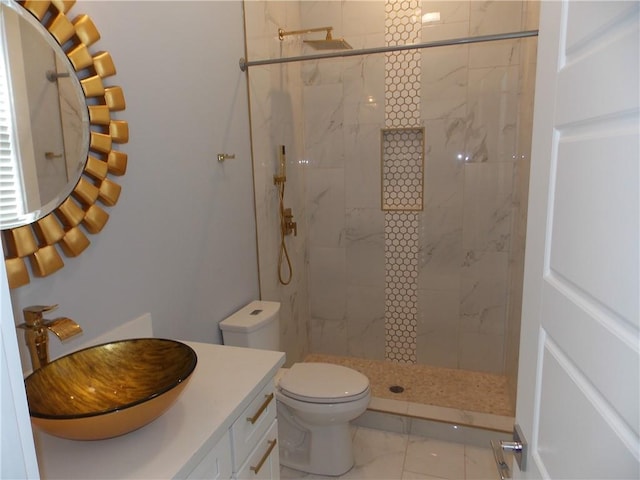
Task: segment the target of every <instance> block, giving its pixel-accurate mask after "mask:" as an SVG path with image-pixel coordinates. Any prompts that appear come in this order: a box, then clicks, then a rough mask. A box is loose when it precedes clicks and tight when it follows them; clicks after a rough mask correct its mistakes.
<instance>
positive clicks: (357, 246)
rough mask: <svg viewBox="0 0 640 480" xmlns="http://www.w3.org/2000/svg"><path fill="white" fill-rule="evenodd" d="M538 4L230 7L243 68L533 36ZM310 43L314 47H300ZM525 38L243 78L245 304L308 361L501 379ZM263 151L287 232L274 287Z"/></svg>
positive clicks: (518, 191)
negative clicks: (249, 198) (344, 359)
mask: <svg viewBox="0 0 640 480" xmlns="http://www.w3.org/2000/svg"><path fill="white" fill-rule="evenodd" d="M537 8H538V4H537V2H533V1H514V2H480V1H440V2H430V1H423V2H420V1H415V0H408V1H392V0H387V1H371V2H363V1H351V0H344V1H341V2H336V1H317V2H315V1H314V2H309V1H302V2H288V1H283V2H276V1H252V2H245V24H246V38H247V59H248V60H249V62H251V61H252V60H258V59H277V58H282V57H292V56H299V55H307V54H312V53H316V52H314V51H313V50H312V49H311V48H310V47H309V46H306V45H305V44H304V43H303V40H305V39H306V40H314V39H320V38H322V34H319V35H320V37H318V38H316V37H314V36H313V34H309V35H304V36H291V37H287V38H285V39H283V40H280V39H279V38H278V29H279V28H284V29H285V30H304V29H312V28H314V27H318V26H324V25H330V26H332V27H333V32H334V34H335V36H336V37H344V39H345V40H346V41H347V42H348V43H349V45H350V46H352V47H353V49H354V51H357V50H359V49H369V48H376V47H389V46H395V45H408V44H416V43H429V42H436V41H441V40H449V39H459V38H465V37H475V36H484V35H494V34H502V33H506V32H518V31H525V30H535V29H537ZM316 35H317V34H316ZM535 54H536V38H535V37H534V38H523V39H514V40H500V41H494V42H481V43H472V44H461V45H447V46H438V47H434V48H424V49H410V50H402V51H394V52H386V53H377V54H370V55H364V56H349V57H344V58H335V59H329V58H321V59H315V60H307V61H303V62H293V63H279V64H271V65H254V66H250V67H248V77H249V95H250V106H251V130H252V148H253V162H254V182H255V195H256V216H257V230H258V233H257V243H258V254H259V269H260V288H261V295H262V298H263V299H267V300H277V301H280V302H281V304H282V311H281V329H282V330H281V341H282V345H283V349H284V350H285V351H286V352H287V360H288V362H289V363H292V362H295V361H300V360H303V359H304V357H305V356H306V355H307V354H309V353H324V354H332V355H340V356H350V357H362V358H368V359H373V360H385V361H393V362H399V363H409V364H412V363H417V364H425V365H433V366H440V367H447V368H455V369H467V370H475V371H482V372H491V373H496V374H500V375H505V376H506V377H507V378H508V379H509V384H510V386H511V388H512V390H513V392H514V395H513V397H514V404H515V384H516V373H517V362H518V343H519V321H520V302H521V293H522V276H523V264H524V258H523V257H524V235H525V228H526V210H527V208H526V199H527V193H528V192H527V187H528V175H529V152H530V146H531V145H530V143H531V122H532V108H533V92H534V78H535ZM278 145H286V148H287V158H288V165H287V194H286V198H285V200H284V202H285V204H286V206H287V207H290V208H291V209H292V211H293V214H294V215H295V217H296V219H297V223H298V235H297V237H288V238H287V239H286V242H287V245H288V247H289V253H290V257H291V263H292V265H293V279H292V281H291V283H290V284H289V285H286V286H283V285H280V284H279V282H278V274H277V271H278V261H277V260H278V245H279V226H280V223H279V219H278V192H277V189H276V188H275V187H274V184H273V175H274V173H276V171H277V169H278V155H277V152H278V150H277V148H278Z"/></svg>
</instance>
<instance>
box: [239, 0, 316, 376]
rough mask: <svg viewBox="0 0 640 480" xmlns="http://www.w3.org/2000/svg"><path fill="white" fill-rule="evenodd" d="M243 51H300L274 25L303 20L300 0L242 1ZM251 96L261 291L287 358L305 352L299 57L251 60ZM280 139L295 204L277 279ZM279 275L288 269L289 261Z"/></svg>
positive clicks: (257, 54) (289, 202) (290, 203)
mask: <svg viewBox="0 0 640 480" xmlns="http://www.w3.org/2000/svg"><path fill="white" fill-rule="evenodd" d="M244 8H245V31H246V41H247V58H248V59H251V60H255V59H263V58H274V57H280V56H291V55H297V54H299V53H300V50H301V42H300V39H295V38H292V39H291V40H289V39H287V41H285V42H281V41H280V40H279V39H278V35H277V32H278V28H279V27H288V28H290V29H296V28H298V26H299V25H300V10H299V4H298V3H297V2H288V1H283V2H275V1H267V2H245V5H244ZM248 75H249V98H250V109H251V135H252V154H253V175H254V188H255V205H256V228H257V245H258V262H259V274H260V293H261V298H262V299H263V300H271V301H278V302H280V303H281V309H280V346H281V348H282V349H283V350H284V351H285V352H286V353H287V364H291V363H293V362H296V361H299V360H302V359H303V358H304V357H305V356H306V354H307V353H309V331H308V325H309V323H310V322H309V296H308V292H309V288H308V286H307V278H308V275H307V255H308V253H307V244H308V229H307V228H306V223H307V222H306V216H307V214H306V204H305V189H306V187H305V176H304V170H303V168H302V166H301V161H302V159H303V131H302V129H301V128H299V126H300V124H301V123H302V91H301V82H300V75H301V74H300V64H296V63H292V64H287V65H276V66H261V67H258V66H256V67H251V69H250V70H249V73H248ZM278 145H285V146H286V152H287V182H286V186H285V206H286V207H290V208H291V209H292V212H293V215H294V221H296V222H297V223H298V235H297V236H295V237H294V236H288V237H286V240H285V241H286V245H287V247H288V252H289V256H290V258H291V264H292V266H293V274H292V277H291V283H290V284H289V285H286V286H285V285H281V284H280V282H279V280H278V269H279V268H280V266H279V262H278V252H279V248H280V228H279V225H280V219H279V213H278V208H279V198H278V191H277V189H276V187H275V185H274V182H273V176H274V174H276V173H277V172H278V156H277V151H278V150H277V148H278ZM282 274H283V277H284V278H285V279H286V278H287V277H288V270H287V267H286V266H283V267H282Z"/></svg>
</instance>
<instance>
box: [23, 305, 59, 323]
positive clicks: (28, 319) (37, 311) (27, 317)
mask: <svg viewBox="0 0 640 480" xmlns="http://www.w3.org/2000/svg"><path fill="white" fill-rule="evenodd" d="M56 308H58V305H50V306H46V305H31V306H30V307H25V308H23V309H22V313H23V314H24V321H25V324H26V326H27V327H35V326H39V325H40V324H41V323H42V314H43V313H44V312H49V311H51V310H54V309H56Z"/></svg>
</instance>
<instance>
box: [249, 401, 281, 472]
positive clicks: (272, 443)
mask: <svg viewBox="0 0 640 480" xmlns="http://www.w3.org/2000/svg"><path fill="white" fill-rule="evenodd" d="M271 396H272V397H273V393H272V394H271ZM268 443H269V448H267V451H266V452H264V455H263V456H262V458H261V459H260V461H259V462H258V465H256V466H255V467H249V470H251V471H252V472H253V473H255V474H256V475H257V474H258V472H259V471H260V469H261V468H262V465H264V462H266V461H267V458H269V455H271V452H272V451H273V449H274V448H276V444H277V443H278V439H277V438H274V439H273V440H269V442H268Z"/></svg>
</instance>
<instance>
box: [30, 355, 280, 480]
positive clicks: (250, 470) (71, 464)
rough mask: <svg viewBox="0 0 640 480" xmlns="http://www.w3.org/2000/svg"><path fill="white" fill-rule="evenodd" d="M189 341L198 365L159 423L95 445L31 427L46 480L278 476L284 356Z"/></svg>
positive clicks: (273, 477) (153, 423)
mask: <svg viewBox="0 0 640 480" xmlns="http://www.w3.org/2000/svg"><path fill="white" fill-rule="evenodd" d="M185 343H187V344H188V345H190V346H191V347H192V348H193V349H194V350H195V351H196V354H197V355H198V364H197V366H196V369H195V371H194V372H193V374H192V376H191V379H190V380H189V384H188V385H187V387H186V388H185V390H184V392H183V393H182V395H181V396H180V397H179V398H178V400H177V402H176V403H175V404H174V405H173V406H172V407H171V408H170V409H169V410H168V411H167V412H166V413H165V414H164V415H162V416H161V417H160V418H158V419H157V420H155V421H154V422H152V423H150V424H148V425H146V426H144V427H142V428H141V429H139V430H136V431H135V432H131V433H129V434H126V435H123V436H121V437H116V438H112V439H108V440H98V441H90V442H89V441H86V442H83V441H74V440H65V439H62V438H57V437H53V436H50V435H48V434H45V433H43V432H41V431H38V430H36V429H34V439H35V443H36V453H37V456H38V466H39V468H40V476H41V478H43V479H44V480H46V479H54V478H55V479H58V478H64V479H68V480H71V479H93V478H104V479H107V478H110V479H113V478H118V479H122V480H124V479H136V480H139V479H153V480H157V479H168V478H178V479H190V480H191V479H205V478H206V479H220V480H222V479H230V478H237V479H240V478H242V479H244V478H246V479H249V478H251V479H277V478H279V475H280V467H279V457H278V443H277V442H278V438H277V432H278V428H277V426H278V423H277V419H276V399H275V390H274V377H275V374H276V373H277V371H278V369H279V368H280V367H281V366H282V365H283V363H284V354H283V353H281V352H271V351H267V350H254V349H250V348H240V347H228V346H223V345H210V344H203V343H194V342H185Z"/></svg>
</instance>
